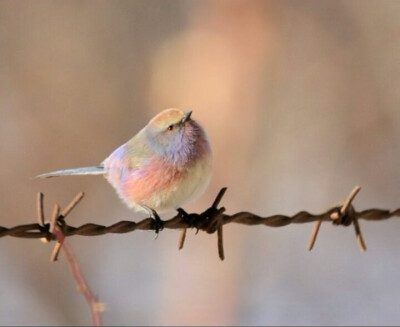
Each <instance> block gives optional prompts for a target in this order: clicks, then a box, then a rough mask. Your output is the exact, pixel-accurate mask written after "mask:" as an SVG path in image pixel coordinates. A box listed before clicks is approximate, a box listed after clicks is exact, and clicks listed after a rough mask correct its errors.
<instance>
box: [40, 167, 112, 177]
mask: <svg viewBox="0 0 400 327" xmlns="http://www.w3.org/2000/svg"><path fill="white" fill-rule="evenodd" d="M104 173H105V170H104V167H101V166H90V167H79V168H71V169H63V170H56V171H52V172H50V173H45V174H40V175H37V176H36V178H49V177H57V176H68V175H102V174H104Z"/></svg>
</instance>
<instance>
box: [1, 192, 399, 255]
mask: <svg viewBox="0 0 400 327" xmlns="http://www.w3.org/2000/svg"><path fill="white" fill-rule="evenodd" d="M225 191H226V188H223V189H222V190H221V191H220V192H219V194H218V196H217V198H216V200H215V201H214V203H213V205H212V206H211V207H210V208H209V209H207V210H205V211H204V212H202V213H200V214H196V213H191V214H184V215H182V213H178V214H177V215H176V216H174V217H172V218H171V219H168V220H166V221H165V225H164V228H165V229H185V228H193V227H194V228H196V229H198V230H202V231H205V232H207V233H210V234H212V233H215V232H217V231H218V229H220V228H222V226H224V225H226V224H230V223H236V224H242V225H247V226H257V225H263V226H268V227H283V226H286V225H289V224H301V223H309V222H318V225H319V226H320V224H321V223H322V222H323V221H330V222H332V223H333V224H334V225H342V226H349V225H351V224H353V225H354V228H355V231H356V235H357V238H358V241H359V244H360V247H361V248H362V249H366V246H365V242H364V239H363V236H362V234H361V232H360V226H359V219H364V220H368V221H372V220H375V221H378V220H379V221H380V220H385V219H389V218H393V217H400V208H399V209H396V210H394V211H390V210H385V209H367V210H363V211H357V210H355V209H354V207H353V206H352V204H351V202H352V200H353V199H354V197H355V196H356V194H357V193H358V191H359V189H358V190H357V189H354V190H353V192H352V193H351V194H350V195H349V197H348V198H347V201H346V203H345V205H343V206H335V207H332V208H331V209H328V210H327V211H325V212H323V213H320V214H312V213H309V212H307V211H300V212H299V213H297V214H295V215H293V216H287V215H273V216H269V217H261V216H259V215H256V214H254V213H251V212H239V213H235V214H232V215H229V214H226V213H225V212H224V211H225V208H223V207H222V208H219V209H217V206H218V205H219V202H220V201H221V199H222V197H223V195H224V193H225ZM39 196H40V195H39ZM82 197H83V194H81V193H80V194H78V196H77V197H76V198H75V200H74V201H73V203H75V202H76V203H75V204H74V206H75V205H76V204H77V203H78V202H79V201H80V200H81V199H82ZM78 198H79V200H76V199H78ZM74 206H72V208H71V209H68V211H67V210H64V211H63V212H62V214H60V215H59V217H58V220H57V226H59V228H60V229H61V230H62V232H63V234H64V235H65V236H66V237H68V236H72V235H81V236H97V235H104V234H122V233H130V232H133V231H135V230H154V227H153V225H152V219H151V218H145V219H143V220H141V221H139V222H134V221H127V220H124V221H119V222H117V223H115V224H112V225H110V226H103V225H99V224H93V223H88V224H84V225H82V226H79V227H74V226H71V225H67V224H66V223H65V220H64V218H65V216H63V214H64V215H66V214H68V213H69V212H70V211H71V210H72V209H73V207H74ZM38 217H41V214H40V209H39V210H38ZM39 219H41V218H39ZM319 226H318V228H316V227H314V230H315V229H319ZM49 228H50V226H49V224H44V225H42V224H38V223H36V224H27V225H20V226H15V227H12V228H6V227H2V226H0V237H4V236H12V237H20V238H45V239H47V240H55V236H54V235H53V234H52V233H50V230H49ZM317 232H318V230H317ZM217 235H219V236H218V237H219V240H218V244H219V254H220V257H221V259H222V258H223V257H224V255H223V253H224V251H223V247H222V245H223V244H222V230H220V231H219V232H218V233H217ZM315 238H316V233H315ZM315 238H314V241H313V242H311V240H310V243H309V248H310V244H311V243H312V244H311V248H312V245H313V244H314V242H315ZM183 241H184V239H183ZM183 241H182V239H181V243H180V245H181V246H182V247H183Z"/></svg>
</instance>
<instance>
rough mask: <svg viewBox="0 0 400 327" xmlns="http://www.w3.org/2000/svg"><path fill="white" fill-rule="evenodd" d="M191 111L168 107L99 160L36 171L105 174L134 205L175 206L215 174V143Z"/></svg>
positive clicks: (200, 189)
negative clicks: (99, 161) (48, 170)
mask: <svg viewBox="0 0 400 327" xmlns="http://www.w3.org/2000/svg"><path fill="white" fill-rule="evenodd" d="M190 115H191V112H188V113H185V112H183V111H182V110H179V109H175V108H173V109H166V110H164V111H162V112H160V113H159V114H158V115H157V116H155V117H154V118H153V119H151V120H150V122H149V123H148V124H147V125H146V126H145V127H144V128H143V129H142V130H140V131H139V132H138V133H137V134H136V135H135V136H134V137H133V138H132V139H130V140H129V141H128V142H126V143H125V144H123V145H121V146H120V147H119V148H117V149H116V150H115V151H113V152H112V153H111V154H110V155H109V156H108V157H107V158H106V159H105V160H104V161H103V162H102V163H101V164H100V165H98V166H93V167H81V168H73V169H66V170H59V171H55V172H51V173H46V174H42V175H39V176H37V177H54V176H64V175H88V174H103V175H104V176H105V178H106V179H107V180H108V182H109V183H110V184H111V185H112V186H113V187H114V188H115V190H116V192H117V194H118V195H119V197H120V198H121V199H122V200H123V201H124V202H125V203H126V204H127V205H128V206H129V207H131V208H133V209H136V210H140V209H144V210H148V208H151V209H154V210H156V211H164V210H168V209H176V208H178V207H180V206H182V205H183V204H185V203H188V202H190V201H192V200H194V199H196V198H197V197H198V196H199V195H201V193H203V191H204V190H205V188H206V187H207V185H208V183H209V181H210V177H211V170H212V151H211V147H210V143H209V141H208V138H207V135H206V133H205V131H204V129H203V128H202V127H201V125H200V124H199V123H197V122H196V121H194V120H192V119H191V118H190Z"/></svg>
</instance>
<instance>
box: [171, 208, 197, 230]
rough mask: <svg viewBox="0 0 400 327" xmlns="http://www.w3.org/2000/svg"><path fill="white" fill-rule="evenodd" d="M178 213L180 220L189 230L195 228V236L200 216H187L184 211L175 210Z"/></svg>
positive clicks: (180, 209)
mask: <svg viewBox="0 0 400 327" xmlns="http://www.w3.org/2000/svg"><path fill="white" fill-rule="evenodd" d="M176 211H178V213H179V215H180V216H181V218H182V220H183V221H184V222H185V223H187V224H188V225H189V227H190V228H193V227H194V228H196V234H197V233H198V232H199V230H200V227H199V218H200V216H199V215H197V214H188V213H187V212H186V211H185V210H183V209H182V208H178V209H176Z"/></svg>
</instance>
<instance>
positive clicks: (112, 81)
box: [0, 0, 400, 325]
mask: <svg viewBox="0 0 400 327" xmlns="http://www.w3.org/2000/svg"><path fill="white" fill-rule="evenodd" d="M399 17H400V2H399V1H368V2H367V1H348V0H347V1H337V0H332V1H279V2H278V1H257V0H251V1H250V0H249V1H240V0H238V1H222V0H218V1H213V0H204V1H170V0H158V1H157V0H153V1H63V2H55V1H2V2H0V117H1V119H0V156H1V166H0V185H1V192H0V196H1V201H0V210H1V212H2V214H1V220H0V225H2V226H7V227H11V226H14V225H19V224H26V223H31V222H36V209H35V202H36V193H37V192H38V191H43V192H44V193H45V210H46V212H47V215H48V216H50V213H51V211H52V207H53V204H54V203H55V202H57V203H59V204H60V205H61V206H65V205H66V204H67V203H68V202H69V201H70V199H72V197H74V196H75V194H76V193H78V192H79V191H84V192H85V193H86V197H85V199H84V201H83V202H82V203H81V204H79V206H78V207H77V208H76V209H75V211H74V212H73V213H72V214H71V215H70V216H69V217H68V222H69V223H70V224H72V225H75V226H78V225H81V224H83V223H88V222H94V223H99V224H106V225H108V224H112V223H114V222H117V221H120V220H139V219H142V218H144V215H143V214H141V213H135V212H132V211H130V210H128V209H127V208H126V207H125V206H124V204H123V203H122V202H121V201H120V200H119V199H118V197H117V196H116V195H115V193H114V190H113V189H112V187H111V186H110V185H108V183H107V182H106V181H105V180H104V179H103V178H102V177H99V176H97V177H95V176H88V177H85V176H84V177H68V178H59V179H51V180H35V179H33V178H32V177H33V176H35V175H37V174H39V173H43V172H47V171H50V170H55V169H61V168H69V167H76V166H84V165H92V164H97V163H99V162H100V161H102V160H103V159H104V158H105V157H106V156H108V154H109V153H110V152H111V151H112V150H113V149H115V148H116V147H117V146H119V145H120V144H122V143H124V142H125V141H127V140H128V139H130V138H131V137H132V136H133V135H134V134H135V133H136V132H137V131H138V130H139V129H140V128H142V127H143V126H144V125H145V124H146V123H147V122H148V120H149V119H150V118H152V117H153V116H154V115H155V114H156V113H158V112H159V111H161V110H162V109H165V108H170V107H178V108H181V109H183V110H188V109H192V110H193V117H194V118H195V119H197V120H199V121H200V122H201V123H203V124H204V126H205V127H206V129H207V131H208V134H209V137H210V139H211V141H212V144H213V149H214V152H215V167H214V174H213V178H212V181H211V184H210V186H209V188H208V189H207V191H206V192H205V194H204V195H203V196H202V197H201V198H200V199H199V200H198V201H196V202H195V203H193V204H190V205H188V206H187V207H186V208H185V209H186V210H188V211H201V210H203V209H205V208H206V207H208V206H209V205H210V204H211V203H212V201H213V199H214V197H215V195H216V194H217V192H218V190H219V189H220V188H221V187H223V186H227V187H228V191H227V193H226V196H225V198H224V199H223V201H222V205H224V206H225V207H226V208H227V212H228V213H235V212H238V211H251V212H254V213H257V214H260V215H263V216H267V215H272V214H278V213H280V214H288V215H292V214H294V213H296V212H298V211H301V210H309V211H311V212H313V213H319V212H322V211H324V210H325V209H327V208H329V207H331V206H334V205H337V204H338V203H340V202H341V201H343V200H344V199H345V197H346V196H347V194H348V193H349V192H350V191H351V189H352V188H353V187H354V186H355V185H358V184H359V185H361V186H362V187H363V189H362V191H361V193H360V194H359V196H358V197H357V199H356V200H355V202H354V205H355V207H356V208H357V209H359V210H363V209H367V208H373V207H379V208H385V209H395V208H398V207H400V171H399V169H400V147H399V144H400V130H399V124H400V92H399V87H398V86H399V85H400V20H399ZM172 214H173V213H171V214H170V215H166V216H165V218H167V217H169V216H171V215H172ZM360 223H361V228H362V230H363V232H364V237H365V239H366V242H367V246H368V251H367V252H366V253H360V251H359V248H358V245H357V242H356V239H355V235H354V230H353V228H352V227H351V228H343V227H336V226H332V225H330V224H328V223H324V224H323V225H322V228H321V232H320V235H319V238H318V240H317V243H316V245H315V248H314V250H313V251H312V252H308V251H307V243H308V239H309V236H310V233H311V230H312V227H313V226H312V224H302V225H290V226H287V227H284V228H275V229H274V228H267V227H243V226H239V225H234V224H231V225H228V226H226V227H225V229H224V231H225V234H224V236H225V253H226V259H225V261H224V262H221V261H220V260H219V258H218V254H217V247H216V235H208V234H205V233H199V234H198V235H195V232H194V231H190V232H189V233H188V236H187V240H186V244H185V248H184V249H183V250H182V251H178V250H177V242H178V236H179V232H178V231H170V230H166V231H163V232H162V233H161V234H160V235H159V237H158V239H157V240H154V233H152V232H134V233H130V234H125V235H104V236H98V237H80V236H75V237H72V238H70V239H69V242H70V244H71V246H72V248H73V250H74V251H75V253H76V255H77V259H78V260H79V262H80V264H81V266H82V269H83V271H84V273H85V275H86V278H87V279H88V281H89V285H90V286H91V288H92V290H93V292H94V293H95V294H97V295H98V297H99V300H100V301H101V302H105V303H106V304H107V311H106V312H105V314H104V323H105V324H107V325H142V324H143V325H154V324H159V325H171V324H173V325H215V324H224V325H232V324H235V325H242V324H249V325H260V324H263V325H272V324H276V325H352V324H362V325H369V324H371V325H375V324H378V325H398V324H400V311H399V310H398V308H399V304H400V295H399V294H400V279H399V271H400V257H399V252H400V238H399V236H398V235H399V231H400V222H398V221H396V220H395V219H391V220H388V221H384V222H366V221H361V222H360ZM0 242H1V247H0V265H1V269H0V324H2V325H7V324H9V325H84V324H90V323H91V318H90V314H89V310H88V307H87V304H86V302H85V300H84V298H83V296H82V295H81V294H80V293H79V292H78V291H77V289H76V285H75V281H74V279H73V277H72V275H71V273H70V271H69V266H68V265H67V262H66V260H65V257H64V256H63V254H61V255H60V261H59V262H57V263H50V262H49V258H50V254H51V250H52V244H50V245H49V244H43V243H41V242H40V241H38V240H27V239H15V238H11V237H5V238H2V239H1V240H0Z"/></svg>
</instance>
